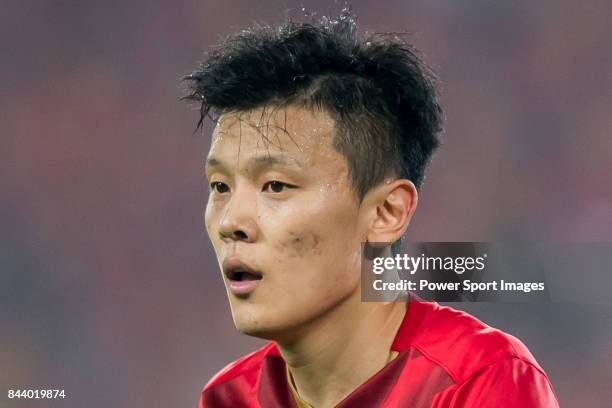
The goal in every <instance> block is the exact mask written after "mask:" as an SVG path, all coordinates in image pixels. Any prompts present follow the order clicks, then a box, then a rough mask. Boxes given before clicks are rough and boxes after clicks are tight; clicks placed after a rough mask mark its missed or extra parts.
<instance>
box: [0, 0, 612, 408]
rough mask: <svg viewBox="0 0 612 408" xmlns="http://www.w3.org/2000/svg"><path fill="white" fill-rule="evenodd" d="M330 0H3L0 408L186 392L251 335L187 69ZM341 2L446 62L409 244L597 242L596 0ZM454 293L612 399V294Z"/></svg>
mask: <svg viewBox="0 0 612 408" xmlns="http://www.w3.org/2000/svg"><path fill="white" fill-rule="evenodd" d="M343 5H344V3H340V2H338V3H332V2H324V1H309V2H304V1H302V2H298V1H289V0H285V1H277V0H266V1H261V2H250V1H246V0H242V1H241V0H226V1H218V0H214V1H213V0H200V1H195V0H186V1H181V2H169V1H158V0H149V1H144V0H134V1H130V2H121V1H116V0H108V1H104V2H95V1H67V0H56V1H31V0H8V1H7V0H4V1H0V6H1V10H2V11H1V12H0V50H2V54H1V59H0V61H1V63H0V81H1V82H2V85H1V87H0V131H1V135H0V386H1V388H2V389H3V390H4V391H3V393H4V395H3V396H0V406H2V407H5V406H6V407H13V406H15V407H17V406H24V407H25V406H28V407H43V406H54V407H55V406H57V407H84V406H86V407H89V408H98V407H100V408H101V407H109V406H110V407H189V406H192V407H193V406H195V405H196V402H197V398H198V394H199V391H200V388H201V386H202V385H203V384H204V383H205V382H206V381H207V380H208V379H209V378H210V376H211V375H212V374H213V373H214V372H216V371H217V370H218V369H219V368H221V367H222V366H224V365H225V364H226V363H227V362H229V361H230V360H232V359H234V358H236V357H238V356H239V355H242V354H244V353H246V352H248V351H250V350H252V349H253V348H255V347H256V346H257V345H258V344H260V342H259V341H257V340H253V339H249V338H246V337H244V336H242V335H240V334H238V333H236V332H235V330H234V328H233V325H232V322H231V316H230V313H229V307H228V304H227V300H226V295H225V291H224V288H223V286H222V283H221V279H220V276H219V272H218V268H217V265H216V260H215V258H214V254H213V251H212V247H211V245H210V243H209V242H208V239H207V237H206V233H205V231H204V228H203V225H202V213H203V208H204V204H205V202H206V194H207V193H206V191H207V186H206V185H205V183H204V181H203V177H202V164H203V159H204V157H205V155H206V152H207V144H208V140H209V134H210V131H211V128H210V125H207V126H206V127H205V129H204V132H203V134H200V133H196V134H194V133H193V131H194V128H195V124H196V122H197V118H198V114H197V110H196V108H195V107H192V106H187V105H185V104H183V103H180V102H178V99H179V98H180V96H181V95H182V89H181V88H182V84H181V83H180V78H181V76H182V75H184V74H186V73H188V72H190V71H191V70H192V69H194V68H195V67H196V66H197V62H198V61H199V60H200V59H201V58H202V56H203V52H204V51H205V50H206V49H208V48H209V47H210V46H211V45H214V44H216V43H218V42H219V41H220V39H222V38H223V37H225V36H226V35H229V34H230V33H232V32H234V31H236V30H238V29H240V28H242V27H244V26H246V25H249V24H251V23H253V22H265V23H271V24H274V23H278V22H280V21H282V20H283V18H284V17H285V16H287V15H291V16H294V17H300V16H302V15H303V14H304V11H302V7H305V9H306V10H305V12H306V13H309V14H310V13H313V12H316V13H317V16H322V15H329V14H335V13H337V12H338V11H339V10H340V9H341V8H342V6H343ZM351 5H352V9H353V11H354V12H355V13H356V14H357V15H358V18H359V19H358V21H359V25H360V28H361V30H362V31H364V30H368V31H371V32H409V33H411V34H410V35H409V37H408V38H409V39H410V40H411V41H412V42H413V43H414V44H415V45H416V46H417V47H418V48H420V49H421V50H422V51H423V52H424V54H425V57H426V59H427V60H428V61H429V62H430V63H431V64H432V65H433V67H434V69H435V70H436V71H437V72H438V74H439V76H440V77H441V79H442V89H441V92H442V101H443V105H444V108H445V111H446V117H447V118H446V132H445V134H444V145H443V147H442V148H441V149H440V150H439V152H438V154H437V156H436V157H435V159H434V162H433V164H432V166H431V168H430V171H429V173H428V177H427V180H426V182H425V186H424V188H423V190H422V194H421V197H420V208H419V209H418V211H417V214H416V218H415V219H414V223H413V224H412V226H411V228H410V231H409V238H410V239H411V240H430V241H464V240H467V241H499V240H508V239H510V240H513V239H519V240H520V239H532V240H543V241H546V240H551V241H558V240H560V241H564V240H565V241H610V240H612V188H611V182H610V175H611V174H612V160H610V154H611V153H612V138H611V137H610V129H611V128H612V119H611V118H612V115H611V114H610V113H611V112H610V106H612V45H611V42H610V38H612V25H610V21H612V5H611V4H610V2H608V1H606V0H588V1H583V2H576V1H571V0H547V1H539V2H531V1H526V0H522V1H514V2H491V1H484V0H472V1H469V2H468V1H464V2H458V1H449V0H439V1H435V2H434V1H425V0H421V1H391V0H384V1H382V0H381V1H377V2H367V1H352V2H351ZM577 272H580V271H577ZM609 272H610V271H609V270H608V271H606V270H602V271H601V275H600V276H591V277H589V278H590V279H594V280H596V281H598V280H601V281H602V282H610V274H609ZM606 279H607V280H606ZM568 284H570V283H568ZM455 306H456V307H460V308H464V309H466V310H469V311H471V312H472V313H474V314H476V315H477V316H479V317H481V318H482V319H483V320H485V321H486V322H488V323H491V324H494V325H497V326H498V327H500V328H502V329H505V330H507V331H509V332H511V333H512V334H515V335H517V336H518V337H520V338H521V339H522V340H523V341H524V342H525V343H526V344H527V345H528V346H529V347H530V349H531V350H532V352H533V353H534V355H535V356H536V358H537V359H538V360H539V361H540V363H541V364H542V366H543V367H544V368H545V369H546V370H547V372H548V373H549V376H550V378H551V380H552V382H553V385H554V386H555V389H556V391H557V393H558V395H559V400H560V402H561V405H562V406H564V407H576V406H580V407H604V406H609V405H607V404H609V401H610V399H611V397H612V396H611V393H610V389H609V384H610V383H612V374H611V372H610V368H609V367H610V366H611V364H612V351H611V347H610V344H611V341H610V335H611V334H612V324H611V323H612V319H611V316H612V313H611V312H612V304H611V303H601V302H600V303H596V302H593V303H584V302H582V303H550V304H469V305H467V304H462V305H455ZM11 388H60V389H62V388H63V389H65V390H66V394H67V398H66V399H65V400H58V401H40V400H39V401H23V400H22V401H21V402H19V401H16V400H8V399H7V398H6V390H7V389H11Z"/></svg>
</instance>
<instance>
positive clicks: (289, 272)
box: [205, 107, 366, 339]
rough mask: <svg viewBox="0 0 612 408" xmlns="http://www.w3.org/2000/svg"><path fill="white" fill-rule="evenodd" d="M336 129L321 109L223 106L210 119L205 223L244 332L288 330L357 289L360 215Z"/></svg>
mask: <svg viewBox="0 0 612 408" xmlns="http://www.w3.org/2000/svg"><path fill="white" fill-rule="evenodd" d="M270 112H272V113H271V114H270ZM334 132H335V129H334V122H333V120H332V119H331V117H330V116H329V115H328V114H327V113H325V112H321V111H315V112H313V111H312V110H309V109H305V108H298V107H288V108H284V109H277V110H274V109H271V108H268V109H266V111H265V112H264V111H263V110H262V109H256V110H252V111H248V112H241V113H227V114H224V115H223V116H222V117H221V118H220V120H219V122H218V124H217V127H216V128H215V131H214V133H213V138H212V144H211V148H210V152H209V155H208V160H207V164H206V177H207V178H208V181H209V183H210V184H211V193H210V197H209V200H208V205H207V207H206V216H205V223H206V229H207V231H208V235H209V236H210V239H211V241H212V243H213V245H214V248H215V252H216V254H217V259H218V261H219V265H220V267H221V269H222V271H223V272H224V273H223V280H224V283H225V287H226V289H227V292H228V296H229V299H230V305H231V309H232V315H233V318H234V323H235V325H236V327H237V328H238V330H240V331H242V332H243V333H246V334H250V335H254V336H259V337H264V338H273V339H278V338H280V337H283V336H287V335H289V336H290V335H291V333H293V332H295V330H294V329H295V328H297V327H300V326H303V325H304V324H305V323H308V322H311V321H313V320H314V319H316V318H317V317H319V316H321V315H323V314H325V312H327V311H329V310H330V309H332V308H334V307H335V306H336V305H338V304H339V303H341V302H342V301H343V300H345V299H347V298H348V297H349V296H351V295H355V294H356V293H358V291H359V280H360V274H359V271H360V248H361V247H360V244H361V242H362V241H363V240H364V238H365V234H364V231H365V227H366V226H365V222H364V218H365V217H363V216H362V214H361V213H360V207H359V203H358V201H357V198H356V195H355V193H354V191H353V189H352V185H351V183H350V181H349V174H348V164H347V162H346V159H345V158H344V157H343V156H342V155H341V154H340V153H338V152H336V151H335V150H334V148H333V147H332V138H333V135H334Z"/></svg>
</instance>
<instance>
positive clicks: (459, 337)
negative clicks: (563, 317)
mask: <svg viewBox="0 0 612 408" xmlns="http://www.w3.org/2000/svg"><path fill="white" fill-rule="evenodd" d="M391 349H392V350H394V351H397V352H398V353H399V354H398V356H397V357H396V358H395V359H393V360H392V361H391V362H389V363H388V364H387V365H386V366H385V367H383V368H382V369H381V370H380V371H378V372H377V373H376V374H375V375H374V376H372V377H370V379H369V380H367V381H366V382H365V383H363V384H361V385H360V386H359V387H357V388H356V389H355V390H353V392H351V394H349V395H348V396H347V397H346V398H345V399H344V400H342V401H341V402H340V403H338V404H337V405H336V408H353V407H357V408H361V407H366V408H375V407H376V408H395V407H410V408H424V407H427V408H459V407H461V408H472V407H479V408H482V407H485V408H486V407H495V406H501V407H512V408H514V407H516V408H518V407H520V408H535V407H538V408H544V407H546V408H548V407H551V408H558V406H559V405H558V402H557V399H556V397H555V394H554V392H553V389H552V386H551V384H550V382H549V380H548V377H547V376H546V373H545V372H544V371H543V370H542V368H541V367H540V366H539V365H538V363H537V362H536V361H535V358H534V357H533V356H532V355H531V353H530V352H529V350H527V348H526V347H525V345H523V343H522V342H521V341H520V340H518V339H517V338H515V337H513V336H511V335H509V334H506V333H504V332H502V331H500V330H497V329H494V328H492V327H489V326H487V325H486V324H484V323H482V322H481V321H479V320H478V319H476V318H475V317H473V316H471V315H469V314H467V313H464V312H461V311H458V310H455V309H452V308H450V307H445V306H440V305H439V304H437V303H435V302H420V301H416V300H414V299H412V298H411V300H410V301H409V305H408V308H407V311H406V314H405V316H404V319H403V321H402V323H401V325H400V327H399V330H398V332H397V334H396V336H395V340H394V341H393V344H392V346H391ZM199 406H200V408H246V407H248V408H297V405H296V403H295V401H294V400H293V397H292V394H291V390H290V388H289V384H288V382H287V371H286V367H285V362H284V360H283V359H282V357H281V355H280V352H279V350H278V348H277V346H276V344H275V343H269V344H267V345H266V346H264V347H262V348H261V349H259V350H257V351H255V352H254V353H251V354H249V355H247V356H245V357H242V358H241V359H239V360H237V361H235V362H234V363H232V364H230V365H228V366H227V367H225V368H224V369H223V370H221V371H220V372H219V373H218V374H217V375H215V376H214V377H213V378H212V379H211V380H210V381H209V383H208V384H206V386H205V387H204V389H203V390H202V394H201V397H200V405H199Z"/></svg>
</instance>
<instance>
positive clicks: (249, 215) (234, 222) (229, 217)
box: [219, 190, 257, 242]
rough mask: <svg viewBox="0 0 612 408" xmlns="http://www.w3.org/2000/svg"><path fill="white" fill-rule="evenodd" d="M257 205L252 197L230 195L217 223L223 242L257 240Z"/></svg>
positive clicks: (239, 194) (241, 194) (237, 194)
mask: <svg viewBox="0 0 612 408" xmlns="http://www.w3.org/2000/svg"><path fill="white" fill-rule="evenodd" d="M256 212H257V205H256V201H255V199H254V197H252V196H249V195H248V194H244V193H240V192H239V191H238V190H236V191H234V192H233V193H232V197H231V198H230V199H229V202H228V203H227V205H226V207H225V209H224V212H223V215H222V216H221V219H220V221H219V235H220V236H221V239H222V240H223V241H225V242H232V241H243V242H254V241H255V240H256V239H257V224H256V222H255V219H256V218H257V214H256Z"/></svg>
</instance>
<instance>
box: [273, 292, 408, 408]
mask: <svg viewBox="0 0 612 408" xmlns="http://www.w3.org/2000/svg"><path fill="white" fill-rule="evenodd" d="M405 312H406V303H404V302H391V303H380V302H361V298H360V291H356V293H355V294H353V295H351V296H350V297H349V298H347V299H346V300H345V301H344V302H342V303H341V304H339V305H337V306H336V307H335V308H334V309H333V310H332V311H331V312H329V313H327V314H325V315H324V316H322V317H321V318H319V319H317V320H315V321H313V322H311V323H309V324H308V327H303V328H302V330H300V331H301V332H302V333H303V334H302V335H300V336H297V339H295V338H294V339H293V340H291V341H287V342H281V341H279V342H278V346H279V350H280V352H281V354H282V356H283V359H284V360H285V362H286V363H287V365H288V366H289V370H290V371H291V375H292V377H293V380H294V382H295V385H296V389H297V391H298V393H299V394H300V397H301V398H302V399H304V400H305V401H307V402H308V403H309V404H310V405H312V406H313V407H329V406H332V405H335V404H337V403H339V402H340V401H342V399H344V398H345V397H346V396H347V395H348V394H350V393H351V391H353V390H354V389H355V388H357V387H358V386H359V385H360V384H362V383H363V382H365V381H366V380H367V379H368V378H370V377H371V376H373V375H374V374H375V373H376V372H378V371H379V370H380V369H382V368H383V367H384V366H385V364H386V363H387V362H388V358H389V352H390V349H391V345H392V343H393V340H394V338H395V335H396V333H397V330H398V328H399V326H400V324H401V322H402V319H403V318H404V314H405Z"/></svg>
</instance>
